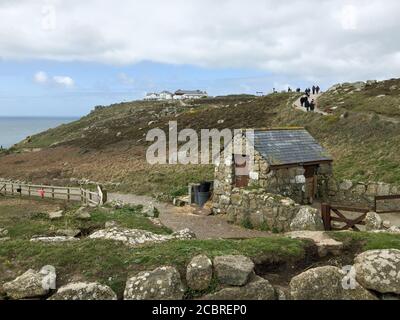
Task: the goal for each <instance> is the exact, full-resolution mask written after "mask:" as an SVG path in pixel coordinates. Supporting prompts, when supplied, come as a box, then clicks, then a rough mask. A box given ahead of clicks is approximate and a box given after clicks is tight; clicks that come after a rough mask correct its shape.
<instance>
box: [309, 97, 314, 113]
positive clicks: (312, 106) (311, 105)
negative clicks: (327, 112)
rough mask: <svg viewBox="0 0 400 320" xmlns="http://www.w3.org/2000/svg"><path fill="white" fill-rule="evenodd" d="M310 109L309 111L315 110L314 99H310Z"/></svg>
mask: <svg viewBox="0 0 400 320" xmlns="http://www.w3.org/2000/svg"><path fill="white" fill-rule="evenodd" d="M310 110H311V112H314V110H315V101H314V99H312V100H311V103H310Z"/></svg>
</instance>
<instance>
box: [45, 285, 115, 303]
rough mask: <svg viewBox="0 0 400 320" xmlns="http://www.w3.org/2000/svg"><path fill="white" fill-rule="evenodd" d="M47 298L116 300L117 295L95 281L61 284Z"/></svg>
mask: <svg viewBox="0 0 400 320" xmlns="http://www.w3.org/2000/svg"><path fill="white" fill-rule="evenodd" d="M48 300H117V295H116V294H115V292H114V291H112V289H111V288H110V287H108V286H105V285H102V284H100V283H97V282H92V283H86V282H74V283H69V284H67V285H65V286H62V287H61V288H60V289H58V290H57V292H56V293H55V294H54V295H52V296H51V297H50V298H49V299H48Z"/></svg>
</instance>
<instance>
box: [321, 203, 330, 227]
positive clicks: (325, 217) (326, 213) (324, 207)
mask: <svg viewBox="0 0 400 320" xmlns="http://www.w3.org/2000/svg"><path fill="white" fill-rule="evenodd" d="M321 215H322V221H323V222H324V228H325V231H331V230H332V219H331V206H330V205H329V204H327V203H323V204H321Z"/></svg>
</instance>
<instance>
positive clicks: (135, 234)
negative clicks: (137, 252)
mask: <svg viewBox="0 0 400 320" xmlns="http://www.w3.org/2000/svg"><path fill="white" fill-rule="evenodd" d="M194 236H195V235H194V234H193V233H192V232H191V231H190V230H189V229H185V230H181V231H178V232H175V233H173V234H171V235H161V234H155V233H152V232H149V231H145V230H139V229H127V228H121V227H113V228H108V229H104V230H99V231H96V232H94V233H93V234H91V235H90V236H89V238H90V239H104V240H114V241H120V242H123V243H124V244H127V245H131V246H136V245H141V244H145V243H161V242H165V241H170V240H190V239H193V237H194Z"/></svg>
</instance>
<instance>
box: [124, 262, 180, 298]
mask: <svg viewBox="0 0 400 320" xmlns="http://www.w3.org/2000/svg"><path fill="white" fill-rule="evenodd" d="M184 292H185V289H184V287H183V284H182V281H181V277H180V275H179V272H178V271H177V270H176V269H175V268H174V267H168V266H167V267H160V268H157V269H155V270H153V271H144V272H140V273H139V274H137V275H136V276H134V277H131V278H129V279H128V281H127V282H126V287H125V292H124V299H125V300H181V299H182V298H183V294H184Z"/></svg>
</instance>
